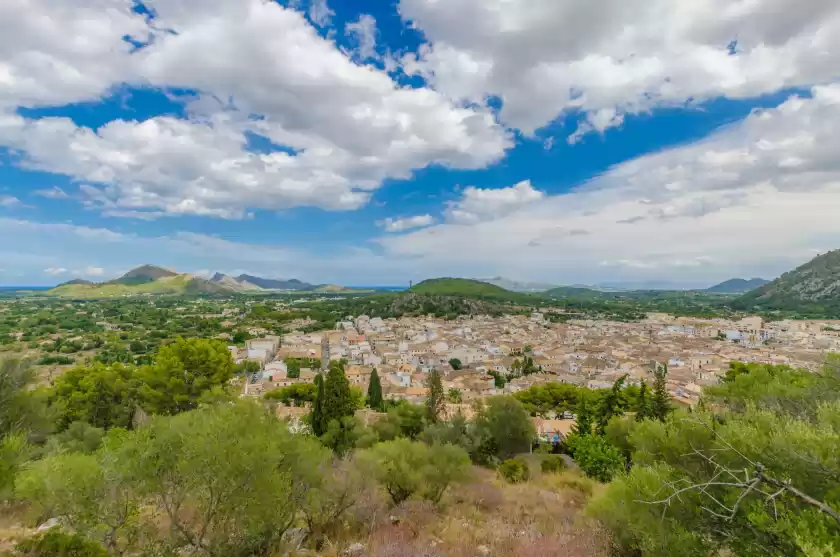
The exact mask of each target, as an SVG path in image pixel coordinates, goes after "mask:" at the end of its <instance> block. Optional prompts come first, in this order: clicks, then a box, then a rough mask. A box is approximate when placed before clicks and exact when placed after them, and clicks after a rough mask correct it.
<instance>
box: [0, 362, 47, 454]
mask: <svg viewBox="0 0 840 557" xmlns="http://www.w3.org/2000/svg"><path fill="white" fill-rule="evenodd" d="M35 379H36V378H35V371H34V370H33V369H32V367H31V366H30V365H29V362H26V361H22V360H14V359H9V360H0V439H2V438H3V437H5V436H7V435H12V434H15V433H22V434H24V436H25V437H26V438H29V439H31V440H33V441H36V442H40V441H42V440H43V439H44V438H45V437H46V435H47V433H48V432H49V431H50V429H51V425H52V424H51V422H52V419H53V416H52V415H51V413H50V412H49V411H48V409H47V406H46V397H45V396H44V392H43V391H41V390H37V389H33V388H32V387H33V386H34V384H35Z"/></svg>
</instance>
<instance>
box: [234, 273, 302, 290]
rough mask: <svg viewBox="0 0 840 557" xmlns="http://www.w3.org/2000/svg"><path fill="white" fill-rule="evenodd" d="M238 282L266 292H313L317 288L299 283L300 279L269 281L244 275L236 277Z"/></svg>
mask: <svg viewBox="0 0 840 557" xmlns="http://www.w3.org/2000/svg"><path fill="white" fill-rule="evenodd" d="M236 280H238V281H240V282H247V283H250V284H253V285H255V286H258V287H260V288H265V289H266V290H313V289H315V288H316V287H315V285H313V284H309V283H307V282H303V281H299V280H298V279H289V280H283V279H267V278H262V277H255V276H253V275H244V274H243V275H239V276H238V277H236Z"/></svg>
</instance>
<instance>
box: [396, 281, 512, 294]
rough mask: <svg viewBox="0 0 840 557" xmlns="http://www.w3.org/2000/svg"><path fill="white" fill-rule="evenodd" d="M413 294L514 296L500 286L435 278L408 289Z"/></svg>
mask: <svg viewBox="0 0 840 557" xmlns="http://www.w3.org/2000/svg"><path fill="white" fill-rule="evenodd" d="M409 292H413V293H414V294H436V295H439V296H477V297H491V298H492V297H505V296H508V295H510V294H514V292H511V291H510V290H505V289H504V288H502V287H500V286H496V285H494V284H490V283H489V282H482V281H480V280H472V279H462V278H436V279H429V280H424V281H423V282H421V283H418V284H415V285H414V286H412V287H411V288H410V289H409Z"/></svg>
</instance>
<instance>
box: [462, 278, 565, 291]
mask: <svg viewBox="0 0 840 557" xmlns="http://www.w3.org/2000/svg"><path fill="white" fill-rule="evenodd" d="M476 280H478V281H479V282H486V283H487V284H492V285H495V286H498V287H499V288H504V289H505V290H510V291H511V292H543V291H545V290H549V289H551V288H554V287H555V286H557V285H555V284H548V283H543V282H520V281H517V280H511V279H507V278H504V277H493V278H490V279H476Z"/></svg>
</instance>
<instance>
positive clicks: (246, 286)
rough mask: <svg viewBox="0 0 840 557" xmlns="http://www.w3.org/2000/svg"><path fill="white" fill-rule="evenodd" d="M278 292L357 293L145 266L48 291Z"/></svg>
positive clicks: (66, 294)
mask: <svg viewBox="0 0 840 557" xmlns="http://www.w3.org/2000/svg"><path fill="white" fill-rule="evenodd" d="M274 291H296V292H353V291H354V290H352V289H347V288H344V287H343V286H335V285H330V284H325V285H313V284H309V283H306V282H302V281H300V280H297V279H290V280H279V279H266V278H262V277H256V276H252V275H245V274H242V275H239V276H238V277H231V276H229V275H225V274H223V273H216V274H215V275H213V277H212V278H210V279H209V280H208V279H205V278H202V277H199V276H196V275H191V274H189V273H177V272H175V271H171V270H169V269H164V268H163V267H158V266H156V265H142V266H140V267H137V268H135V269H131V270H130V271H128V272H127V273H126V274H124V275H123V276H121V277H119V278H116V279H114V280H110V281H107V282H101V283H94V282H90V281H87V280H82V279H73V280H70V281H67V282H65V283H62V284H59V285H58V286H56V287H55V288H53V289H51V290H48V291H47V292H46V294H47V295H51V296H58V297H63V298H74V299H98V298H112V297H122V296H137V295H147V296H149V295H197V294H234V293H244V292H250V293H258V292H274Z"/></svg>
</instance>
